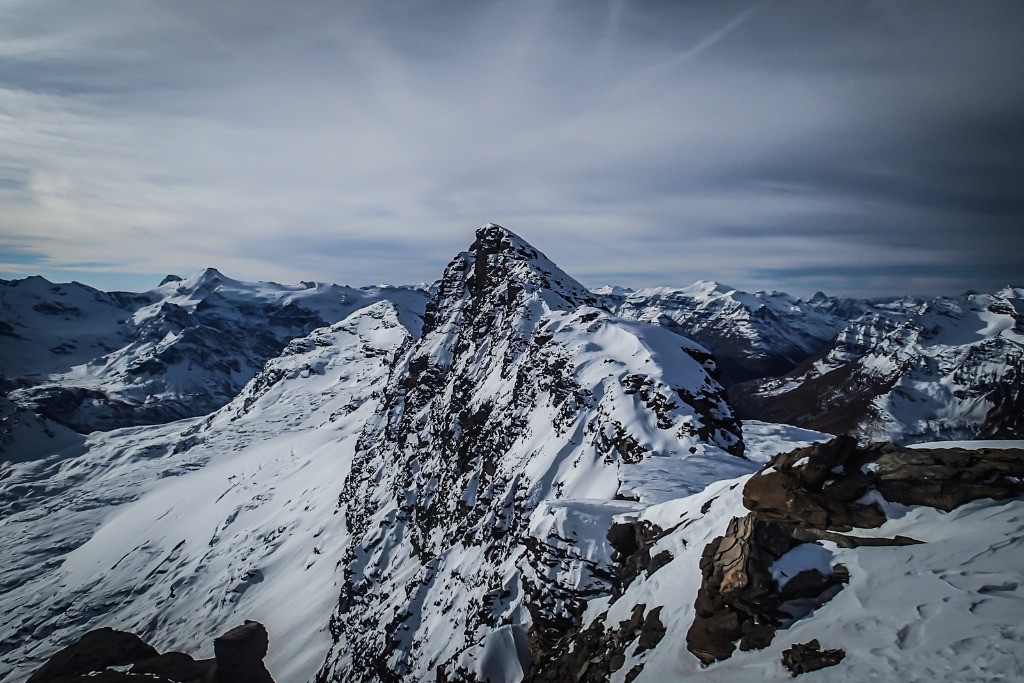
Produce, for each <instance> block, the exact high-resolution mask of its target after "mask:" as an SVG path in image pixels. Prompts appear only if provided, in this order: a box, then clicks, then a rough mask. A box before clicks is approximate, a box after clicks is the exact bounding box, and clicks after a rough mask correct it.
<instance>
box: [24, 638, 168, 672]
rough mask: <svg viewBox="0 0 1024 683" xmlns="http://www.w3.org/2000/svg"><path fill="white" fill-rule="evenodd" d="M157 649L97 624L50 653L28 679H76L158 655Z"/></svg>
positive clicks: (140, 640) (138, 639)
mask: <svg viewBox="0 0 1024 683" xmlns="http://www.w3.org/2000/svg"><path fill="white" fill-rule="evenodd" d="M159 654H160V653H159V652H157V651H156V649H154V648H153V647H152V646H150V645H147V644H146V643H145V642H143V640H142V639H141V638H139V637H138V636H137V635H135V634H133V633H126V632H124V631H115V630H114V629H112V628H100V629H96V630H95V631H90V632H89V633H86V634H85V635H84V636H82V637H81V638H79V639H78V641H77V642H76V643H75V644H74V645H71V646H70V647H66V648H64V649H63V650H61V651H60V652H58V653H57V654H55V655H54V656H53V657H50V659H49V661H47V662H46V664H44V665H43V666H42V667H41V668H40V669H39V670H38V671H36V672H35V673H34V674H32V677H31V678H29V679H28V683H45V682H46V681H63V680H68V681H71V680H75V679H77V678H78V677H80V676H86V675H87V674H89V673H91V672H95V671H104V670H106V669H107V668H109V667H112V666H123V665H126V664H135V663H137V662H141V661H144V660H147V659H152V658H154V657H157V656H159Z"/></svg>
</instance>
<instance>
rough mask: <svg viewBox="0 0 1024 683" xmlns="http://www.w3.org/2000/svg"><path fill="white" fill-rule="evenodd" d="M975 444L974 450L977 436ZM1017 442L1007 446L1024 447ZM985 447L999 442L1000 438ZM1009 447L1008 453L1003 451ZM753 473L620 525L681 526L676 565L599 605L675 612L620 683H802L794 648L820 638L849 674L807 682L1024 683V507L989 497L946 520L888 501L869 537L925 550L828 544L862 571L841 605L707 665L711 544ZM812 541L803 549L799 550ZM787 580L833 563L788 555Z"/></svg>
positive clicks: (612, 618)
mask: <svg viewBox="0 0 1024 683" xmlns="http://www.w3.org/2000/svg"><path fill="white" fill-rule="evenodd" d="M968 443H969V442H968ZM1014 444H1015V442H1005V443H1003V444H1002V445H1004V446H1005V447H1014ZM985 447H987V448H992V447H993V442H986V444H985ZM996 447H998V446H996ZM747 478H748V476H744V477H740V478H738V479H734V480H731V481H730V480H726V481H721V482H717V483H715V484H712V485H711V486H709V487H708V488H707V489H706V490H704V491H702V492H701V493H699V494H697V495H695V496H690V497H687V498H682V499H679V500H674V501H669V502H666V503H663V504H661V505H655V506H652V507H649V508H647V509H645V510H643V511H641V512H639V513H631V514H626V515H623V516H622V517H619V519H620V520H625V519H636V518H641V519H645V520H649V521H650V522H652V523H654V524H656V525H658V526H659V527H661V528H663V529H666V530H668V529H671V530H672V531H671V532H670V533H669V534H668V535H666V536H665V537H664V538H662V539H661V540H660V541H658V543H657V544H656V545H655V546H654V547H653V548H652V549H651V555H652V556H653V555H656V554H658V553H661V552H662V551H668V552H669V553H671V555H672V558H673V559H672V561H671V562H670V563H668V564H667V565H665V566H664V567H662V568H660V569H658V570H657V571H656V572H655V573H654V574H653V575H649V576H648V575H641V576H640V577H638V578H637V579H636V580H635V581H634V582H633V583H632V584H630V586H629V587H628V588H627V589H626V591H625V593H624V594H623V595H622V596H621V597H620V598H618V599H617V600H615V601H614V602H612V600H611V598H608V597H602V598H596V599H594V600H592V601H590V602H589V604H588V605H587V609H586V613H585V615H584V618H583V624H584V626H586V625H587V624H589V623H592V622H593V621H594V620H595V619H596V618H597V617H598V616H599V615H603V619H604V623H605V624H606V625H607V626H611V627H614V626H615V625H617V624H619V623H620V622H624V621H627V620H628V619H629V618H630V615H631V614H632V612H633V608H634V606H636V605H640V604H643V605H645V606H646V609H647V610H652V609H654V608H655V607H657V606H662V607H663V609H662V610H661V620H662V622H663V623H664V625H665V628H666V633H665V635H664V638H663V639H662V640H661V641H660V643H659V644H658V646H657V647H655V648H654V649H653V650H649V651H646V652H643V653H641V654H636V649H634V648H630V649H628V650H627V652H626V655H627V657H626V661H625V664H623V665H622V666H621V667H620V668H619V669H618V671H616V672H615V673H614V674H613V675H612V678H611V680H612V681H613V682H615V683H622V681H624V680H625V676H626V674H627V672H629V671H630V670H631V669H633V668H634V667H635V666H636V665H637V664H640V663H643V664H644V667H643V671H642V672H641V674H640V675H639V676H638V677H637V678H636V679H635V680H636V681H637V682H638V683H644V682H647V681H650V682H651V683H661V682H662V681H669V680H690V679H691V677H692V678H693V680H700V681H721V682H723V683H725V682H729V683H738V682H741V681H788V680H791V677H790V674H789V672H788V671H786V670H785V669H784V668H783V666H782V663H781V653H782V651H783V650H785V649H787V648H789V647H790V646H791V645H792V644H793V643H805V642H807V641H809V640H811V639H814V638H817V639H818V640H819V641H820V643H821V646H822V648H835V647H839V648H842V649H844V650H845V651H846V658H845V659H844V660H843V661H842V662H841V663H840V664H839V665H838V666H835V667H831V668H828V669H824V670H822V671H818V672H813V673H809V674H805V675H803V676H801V680H807V681H830V682H832V681H836V682H839V683H843V682H849V683H861V682H863V681H922V682H923V681H963V682H967V681H976V682H978V683H980V682H982V681H1016V680H1021V679H1022V677H1024V649H1022V648H1021V642H1022V641H1024V624H1022V622H1021V619H1020V615H1021V609H1022V608H1024V580H1022V576H1021V571H1020V568H1021V567H1022V566H1024V501H1022V500H1020V499H1015V500H1004V501H998V502H996V501H992V500H980V501H975V502H973V503H969V504H967V505H964V506H961V507H960V508H957V509H956V510H954V511H952V512H949V513H945V512H941V511H939V510H936V509H933V508H929V507H923V506H922V507H903V506H894V505H887V514H888V515H889V516H890V520H889V521H888V522H886V523H885V524H884V525H883V526H881V527H879V528H878V529H855V530H854V531H853V532H851V533H852V534H853V535H859V536H886V537H890V538H891V537H893V536H894V535H904V536H909V537H911V538H915V539H918V540H921V541H924V543H923V544H921V545H908V546H889V547H859V548H849V549H847V548H839V547H837V546H836V545H835V544H834V543H829V542H822V543H821V546H823V549H825V550H827V551H830V552H831V557H830V558H828V561H829V562H831V563H833V564H834V563H837V562H838V563H842V564H844V565H845V566H846V567H847V568H848V569H849V570H850V583H849V585H847V586H846V587H845V588H844V589H843V590H842V591H840V592H839V594H838V595H837V596H836V597H835V598H833V599H832V600H831V601H830V602H828V603H826V604H825V605H824V606H822V607H820V608H818V609H817V610H816V611H815V612H813V613H811V614H810V615H808V616H807V617H805V618H803V619H801V620H799V621H797V622H796V623H794V624H793V625H792V626H791V627H790V628H788V629H784V630H780V631H779V632H778V633H777V634H776V636H775V639H774V641H773V642H772V644H771V645H770V646H769V647H767V648H765V649H764V650H753V651H749V652H741V651H737V652H736V653H735V654H733V655H732V657H730V658H729V659H727V660H725V661H722V662H718V663H716V664H712V665H711V666H709V667H707V668H705V667H702V666H701V664H700V662H699V661H698V660H697V658H696V657H694V656H693V655H692V654H690V653H689V652H688V651H687V650H686V648H685V642H686V632H687V630H688V629H689V627H690V624H691V623H692V622H693V616H694V612H693V604H694V600H695V599H696V596H697V590H698V587H699V584H700V581H701V574H700V571H699V569H698V567H699V562H700V558H701V553H702V552H703V550H704V547H705V546H706V545H707V543H708V542H710V541H711V540H712V539H713V538H715V537H716V536H721V535H723V534H724V532H725V530H726V527H727V525H728V523H729V520H730V519H731V518H732V517H734V516H743V515H745V514H746V513H747V510H746V509H745V508H744V507H743V505H742V501H741V492H742V489H743V485H744V483H745V482H746V480H747ZM798 547H799V546H798ZM785 559H787V563H788V564H789V565H794V566H788V567H787V566H781V567H780V566H777V567H776V569H777V570H778V571H780V573H781V572H782V571H784V570H788V571H790V572H792V571H793V570H794V569H795V568H796V567H795V564H797V563H800V564H802V565H803V567H804V568H807V567H811V566H815V565H817V564H821V563H822V561H823V559H824V558H823V557H817V556H808V557H805V558H799V557H793V558H785Z"/></svg>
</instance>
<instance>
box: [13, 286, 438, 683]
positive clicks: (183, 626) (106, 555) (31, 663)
mask: <svg viewBox="0 0 1024 683" xmlns="http://www.w3.org/2000/svg"><path fill="white" fill-rule="evenodd" d="M403 322H404V323H405V325H403V324H402V323H403ZM406 325H407V326H408V327H409V328H412V329H411V330H410V329H407V327H406ZM418 327H419V319H418V317H417V315H416V313H415V312H413V311H407V310H400V309H398V308H397V307H396V306H395V305H394V304H392V303H391V302H387V301H381V302H378V303H375V304H372V305H370V306H369V307H367V308H364V309H361V310H359V311H357V312H356V313H353V314H352V315H351V316H350V317H348V318H347V319H345V320H344V321H342V322H340V323H337V324H335V325H333V326H331V327H329V328H324V329H321V330H317V331H316V332H314V333H313V334H311V335H310V336H308V337H306V338H303V339H300V340H296V341H294V342H292V343H291V344H289V346H288V347H287V348H286V349H285V351H284V353H283V354H282V355H281V357H279V358H277V359H275V360H274V361H272V362H270V363H269V364H268V365H267V366H266V367H265V368H264V370H263V371H262V372H261V373H260V374H259V375H257V376H256V377H255V378H254V379H253V380H252V381H250V382H249V383H248V385H247V386H246V387H245V389H244V390H243V392H242V393H241V394H240V395H239V396H238V397H237V398H236V399H235V400H233V401H232V402H231V403H230V404H229V405H227V406H225V407H224V408H222V409H221V410H220V411H218V412H216V413H214V414H213V415H211V416H210V417H208V418H206V419H192V420H185V421H180V422H175V423H172V424H168V425H159V426H150V427H133V428H126V429H120V430H116V431H114V432H107V433H95V434H93V435H91V436H89V437H87V438H86V439H85V441H86V443H85V449H86V452H85V454H84V455H80V456H77V457H62V456H63V455H64V454H57V455H56V456H53V457H50V458H47V459H43V460H39V461H35V462H28V463H23V464H19V465H9V466H7V467H6V468H5V469H4V471H3V475H4V476H3V479H2V481H0V501H2V503H3V508H2V510H0V532H2V534H3V539H4V541H3V543H4V546H5V561H4V563H3V566H2V567H0V582H2V583H0V634H2V637H0V641H2V642H3V646H2V648H3V655H2V657H0V676H2V677H3V678H4V680H10V681H14V680H20V679H22V678H24V677H26V676H27V674H28V672H29V671H31V670H32V669H33V668H36V667H38V665H39V664H40V663H41V658H45V657H47V656H49V655H50V654H52V653H53V651H54V650H55V649H56V648H57V647H58V646H59V645H62V644H67V643H68V642H69V641H72V640H74V639H76V638H78V637H79V636H81V635H82V634H83V633H84V632H85V631H87V630H89V629H90V628H95V627H98V626H101V625H102V626H113V627H116V628H122V629H126V630H130V631H133V632H136V633H138V634H139V635H141V636H142V637H143V638H145V639H146V640H148V641H150V642H152V643H153V644H154V645H155V646H156V647H158V648H159V649H161V650H165V649H179V650H183V651H187V652H194V653H199V654H202V655H206V656H212V652H211V651H210V648H211V644H212V638H213V637H214V636H216V635H218V634H219V633H221V632H223V631H224V630H225V629H226V628H229V627H231V626H233V625H235V624H236V623H238V622H240V621H241V620H242V619H243V618H253V619H257V620H260V621H262V622H263V623H264V624H266V625H267V626H268V628H269V630H270V633H271V648H270V654H269V655H268V659H267V661H268V665H269V667H270V669H271V671H272V672H273V673H274V675H275V676H276V677H277V679H278V680H281V681H302V680H308V679H310V678H311V677H312V676H313V674H314V673H315V671H316V670H317V668H318V667H319V666H320V665H321V664H322V663H323V659H324V656H325V655H326V652H327V649H328V647H329V645H330V642H331V641H330V635H329V633H328V632H327V625H328V619H329V617H330V614H331V611H332V609H333V608H334V607H335V605H336V604H337V596H338V592H339V590H340V588H339V585H338V580H339V578H340V573H339V571H338V567H337V560H338V558H339V557H340V556H341V553H342V548H343V547H344V544H345V542H346V539H347V537H348V531H347V528H346V524H345V518H344V515H342V514H339V513H338V510H337V501H338V494H339V492H340V488H341V482H342V481H343V480H344V477H345V476H346V474H347V472H348V469H349V466H350V462H351V459H352V454H353V451H354V446H355V444H354V441H355V437H356V435H357V434H358V432H359V429H360V427H361V426H362V423H363V422H364V421H365V420H367V419H368V418H369V417H370V416H371V415H373V413H374V411H375V409H376V407H377V405H378V403H379V390H380V387H381V385H382V383H383V382H384V380H385V379H386V378H387V375H388V372H389V371H390V368H391V364H392V363H393V362H394V361H395V359H396V357H397V356H398V355H399V354H400V353H401V351H402V349H403V348H404V346H405V345H406V344H407V343H408V342H409V340H410V338H411V337H412V336H413V335H417V334H418V333H419V329H418Z"/></svg>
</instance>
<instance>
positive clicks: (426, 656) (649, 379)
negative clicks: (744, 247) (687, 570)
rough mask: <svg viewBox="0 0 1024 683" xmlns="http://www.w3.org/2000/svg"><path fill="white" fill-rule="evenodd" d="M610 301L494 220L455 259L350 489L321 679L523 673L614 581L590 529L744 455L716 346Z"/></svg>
mask: <svg viewBox="0 0 1024 683" xmlns="http://www.w3.org/2000/svg"><path fill="white" fill-rule="evenodd" d="M598 303H599V302H598V300H597V299H596V297H595V296H594V295H593V294H592V293H590V292H589V291H587V289H586V288H584V287H583V286H582V285H580V284H579V283H577V282H576V281H575V280H573V279H572V278H571V277H570V276H568V275H567V274H565V273H564V272H563V271H561V270H560V269H559V268H558V267H557V266H555V265H554V264H553V263H551V261H549V260H548V259H547V258H546V257H544V256H543V254H541V253H539V252H538V251H537V250H536V249H534V248H533V247H532V246H530V245H528V244H526V243H525V242H524V241H523V240H521V239H520V238H519V237H518V236H516V235H514V234H513V233H511V232H509V231H507V230H505V229H503V228H500V227H499V226H495V225H488V226H485V227H484V228H482V229H480V230H479V231H477V239H476V241H475V242H474V243H473V245H472V246H471V247H470V249H469V251H467V252H464V253H462V254H459V255H458V256H457V257H456V258H455V259H454V260H453V261H452V262H451V263H450V264H449V266H448V267H447V268H446V270H445V274H444V276H443V277H442V279H441V281H440V282H439V283H438V285H437V287H436V291H435V294H434V297H433V298H432V299H431V301H430V303H429V304H428V305H427V309H426V313H425V316H424V326H423V335H422V337H421V338H420V339H419V340H418V341H417V342H416V343H415V344H413V345H412V347H411V348H410V349H409V351H408V354H407V356H406V358H405V360H404V361H403V363H402V364H401V365H400V366H398V367H396V369H395V370H394V372H393V376H392V379H391V381H390V382H389V384H388V386H387V387H386V388H385V389H384V398H383V403H382V407H381V410H380V411H379V413H378V415H379V417H378V418H376V419H374V420H372V421H370V422H369V423H368V424H367V427H366V429H364V431H363V433H362V434H361V436H360V438H359V442H358V444H357V447H356V453H355V459H354V462H353V465H352V471H351V473H350V475H349V476H348V478H347V479H346V481H345V485H344V487H343V491H342V495H341V498H340V501H339V506H340V507H341V509H343V510H344V512H345V515H346V519H347V520H348V525H349V530H350V532H351V534H352V539H353V543H352V545H351V546H350V548H349V549H348V551H347V552H346V555H345V558H344V572H345V581H344V585H343V588H342V595H341V601H340V604H339V607H338V610H337V612H336V614H335V616H334V618H333V620H332V633H333V634H334V636H335V638H336V645H335V648H334V650H333V653H334V654H332V656H331V657H329V658H328V666H327V667H325V668H324V669H323V670H322V671H321V673H320V679H321V680H344V681H360V680H366V681H370V680H379V679H380V678H381V677H384V678H386V679H387V676H392V677H394V679H395V680H424V679H426V678H427V677H430V676H434V675H436V676H439V677H442V678H444V677H448V678H451V677H455V678H465V679H473V678H474V677H479V676H481V675H484V674H483V672H484V671H485V670H486V669H487V668H488V664H487V662H488V661H490V660H495V659H496V660H499V661H503V662H504V665H503V666H505V667H506V673H507V669H508V668H516V669H519V670H521V671H527V670H529V669H530V667H531V657H532V655H531V654H530V653H531V652H536V651H538V650H542V649H543V648H544V647H545V646H546V643H548V642H551V641H553V640H554V639H557V638H559V637H560V636H561V635H562V634H563V633H564V631H565V629H566V628H567V627H568V625H569V624H571V623H572V622H573V619H574V615H575V614H576V613H577V612H578V610H579V609H580V607H581V605H582V603H581V597H582V596H586V595H589V594H594V593H600V592H603V591H607V590H608V589H609V584H608V576H607V566H608V558H607V556H606V554H605V549H604V548H603V547H601V546H602V545H603V544H598V545H597V546H595V547H590V546H589V545H583V546H577V545H575V544H574V543H573V541H572V537H573V536H574V535H576V534H579V533H580V532H581V531H582V529H580V528H578V527H579V526H580V525H591V524H593V523H594V522H595V521H596V520H598V519H601V518H607V517H609V516H610V515H612V514H614V513H615V512H617V511H619V510H621V509H628V508H629V507H630V506H631V505H636V504H643V503H648V502H651V501H654V500H659V499H661V498H662V497H663V496H665V495H666V492H668V491H671V492H672V494H673V495H674V494H676V493H677V492H678V491H679V490H686V489H687V488H689V489H690V490H693V491H696V490H698V489H699V488H700V487H701V486H702V485H703V483H705V480H704V479H703V476H704V475H703V474H702V473H701V469H702V467H703V468H706V467H708V466H709V464H710V463H716V462H725V463H728V461H729V460H735V461H736V466H738V467H743V461H742V460H739V458H738V456H740V455H741V454H742V444H743V442H742V432H741V427H740V424H739V422H738V421H737V420H736V419H735V418H734V417H733V415H732V413H731V411H730V409H729V407H728V404H727V402H726V401H725V394H724V390H723V389H722V387H721V385H720V384H718V382H717V381H716V380H715V379H714V377H713V373H714V372H715V371H716V368H715V365H714V361H713V359H712V357H711V355H710V353H709V352H708V351H707V350H706V349H704V348H702V347H700V346H698V345H697V344H695V343H693V342H691V341H689V340H687V339H685V338H683V337H680V336H678V335H676V334H674V333H672V332H669V331H667V330H664V329H662V328H659V327H657V326H655V325H651V324H644V323H639V322H632V321H627V320H624V319H621V318H618V317H615V316H613V315H612V314H610V313H609V312H608V311H606V310H604V309H602V308H600V307H598ZM689 459H693V460H694V467H693V468H692V469H691V468H689V467H688V466H687V462H688V460H689ZM698 463H704V464H703V466H702V465H700V464H698ZM726 466H728V465H726ZM670 472H671V474H669V473H670ZM381 624H385V626H384V628H381ZM438 629H443V630H445V631H448V630H449V629H450V632H449V633H448V635H447V636H446V637H444V638H438V637H436V636H433V635H432V634H434V633H436V632H437V631H438ZM383 672H388V673H387V675H385V674H384V673H383Z"/></svg>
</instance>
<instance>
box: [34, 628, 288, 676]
mask: <svg viewBox="0 0 1024 683" xmlns="http://www.w3.org/2000/svg"><path fill="white" fill-rule="evenodd" d="M268 642H269V639H268V636H267V629H266V628H265V627H264V626H263V624H260V623H258V622H255V621H246V622H245V623H244V624H243V625H241V626H236V627H235V628H233V629H231V630H230V631H228V632H227V633H225V634H224V635H222V636H220V637H219V638H217V639H216V640H214V650H215V652H216V659H203V660H196V659H193V658H192V657H190V656H189V655H187V654H184V653H182V652H167V653H164V654H160V653H159V652H157V650H156V649H155V648H153V647H152V646H151V645H148V644H147V643H145V642H144V641H143V640H142V639H141V638H139V637H138V636H136V635H135V634H132V633H126V632H124V631H115V630H114V629H111V628H100V629H96V630H95V631H90V632H89V633H87V634H85V635H84V636H82V637H81V638H79V639H78V641H77V642H75V643H74V644H73V645H70V646H69V647H66V648H64V649H63V650H61V651H60V652H58V653H57V654H55V655H54V656H53V657H51V658H50V659H49V661H47V662H46V664H44V665H43V666H42V667H40V668H39V670H37V671H36V672H35V673H34V674H32V677H31V678H29V680H28V683H119V682H121V681H140V682H142V681H148V682H149V683H274V679H273V677H272V676H271V675H270V672H269V671H267V668H266V666H264V664H263V657H265V656H266V654H267V645H268ZM115 667H116V668H115Z"/></svg>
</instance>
